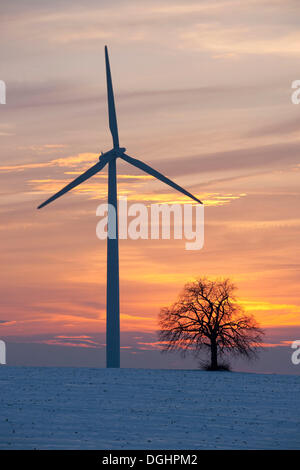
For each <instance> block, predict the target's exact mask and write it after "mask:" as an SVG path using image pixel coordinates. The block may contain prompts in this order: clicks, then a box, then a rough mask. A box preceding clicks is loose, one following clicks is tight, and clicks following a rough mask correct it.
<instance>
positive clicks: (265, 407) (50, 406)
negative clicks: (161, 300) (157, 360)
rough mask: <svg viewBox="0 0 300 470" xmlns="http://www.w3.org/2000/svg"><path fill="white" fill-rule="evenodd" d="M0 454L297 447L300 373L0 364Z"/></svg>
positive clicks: (298, 436)
mask: <svg viewBox="0 0 300 470" xmlns="http://www.w3.org/2000/svg"><path fill="white" fill-rule="evenodd" d="M0 390H1V398H0V410H1V411H0V448H1V449H35V448H36V449H106V450H108V449H147V450H148V449H299V448H300V426H299V421H300V419H299V418H300V411H299V396H300V394H299V392H300V377H299V376H293V375H267V374H247V373H228V372H200V371H197V370H155V369H149V370H147V369H120V370H116V369H90V368H51V367H49V368H47V367H44V368H39V367H8V366H2V367H1V368H0Z"/></svg>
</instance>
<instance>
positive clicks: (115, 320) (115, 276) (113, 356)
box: [38, 46, 202, 367]
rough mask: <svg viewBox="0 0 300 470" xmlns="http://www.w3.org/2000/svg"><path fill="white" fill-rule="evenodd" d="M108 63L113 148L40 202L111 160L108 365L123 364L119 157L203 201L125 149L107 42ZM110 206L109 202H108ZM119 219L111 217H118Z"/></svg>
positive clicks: (49, 200) (108, 250)
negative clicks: (118, 200) (120, 292)
mask: <svg viewBox="0 0 300 470" xmlns="http://www.w3.org/2000/svg"><path fill="white" fill-rule="evenodd" d="M105 65H106V82H107V101H108V117H109V128H110V132H111V135H112V140H113V148H112V149H111V150H109V151H108V152H106V153H104V154H101V155H100V157H99V162H98V163H96V164H95V165H94V166H92V167H91V168H89V169H88V170H87V171H85V172H84V173H82V175H80V176H79V177H78V178H75V179H74V180H73V181H71V183H69V184H67V186H65V187H64V188H63V189H61V190H60V191H58V192H57V193H56V194H54V195H53V196H51V197H50V198H49V199H47V200H46V201H45V202H43V203H42V204H41V205H39V206H38V209H41V208H42V207H44V206H46V205H47V204H49V203H50V202H52V201H54V200H55V199H57V198H59V197H60V196H62V195H63V194H65V193H67V192H68V191H70V190H71V189H73V188H75V187H76V186H78V185H79V184H81V183H83V182H84V181H86V180H87V179H88V178H90V177H91V176H93V175H95V174H96V173H98V172H99V171H101V170H102V169H103V168H104V167H105V165H106V164H108V204H111V205H112V206H113V207H114V209H115V210H114V211H112V212H110V211H109V210H108V236H107V286H106V367H120V303H119V236H118V211H117V174H116V160H117V158H122V160H125V161H126V162H128V163H130V164H131V165H133V166H135V167H137V168H139V169H140V170H142V171H144V172H145V173H148V174H149V175H151V176H154V177H155V178H157V179H158V180H160V181H162V182H163V183H166V184H168V185H169V186H171V187H172V188H174V189H176V190H177V191H180V192H181V193H183V194H185V195H186V196H188V197H190V198H192V199H193V200H194V201H196V202H199V203H200V204H202V202H201V201H200V200H199V199H197V198H196V197H195V196H193V195H192V194H191V193H189V192H188V191H186V190H185V189H184V188H182V187H181V186H179V185H178V184H176V183H174V182H173V181H171V180H170V179H169V178H167V177H166V176H164V175H162V174H161V173H159V172H158V171H156V170H154V169H153V168H151V167H150V166H149V165H147V164H146V163H144V162H142V161H140V160H137V159H136V158H132V157H130V156H129V155H127V154H126V153H125V151H126V149H125V148H124V147H120V146H119V134H118V125H117V117H116V108H115V100H114V93H113V86H112V79H111V72H110V65H109V58H108V51H107V46H105ZM108 207H109V206H108ZM115 217H116V220H112V218H115ZM114 225H115V227H116V230H115V234H114V236H112V237H110V236H109V233H110V227H111V226H114Z"/></svg>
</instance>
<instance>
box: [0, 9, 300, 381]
mask: <svg viewBox="0 0 300 470" xmlns="http://www.w3.org/2000/svg"><path fill="white" fill-rule="evenodd" d="M299 10H300V8H299V2H298V1H297V0H294V1H293V0H284V1H283V0H269V1H267V0H266V1H261V0H260V1H258V0H247V1H246V2H239V1H238V0H224V1H222V0H220V1H214V0H213V1H211V0H204V1H202V2H199V1H189V0H188V1H186V2H185V1H182V0H181V1H177V2H176V1H167V0H160V1H151V2H149V1H145V0H142V1H120V0H117V1H114V2H111V1H106V0H100V1H99V0H97V1H96V0H88V1H86V2H79V1H77V0H75V1H74V0H72V1H71V0H64V1H59V2H58V1H57V0H54V1H51V2H50V1H43V2H41V1H36V0H24V1H22V2H17V1H12V2H5V3H4V2H2V4H1V6H0V15H1V20H2V21H1V30H0V39H1V52H0V54H1V61H0V63H1V69H0V70H1V72H0V79H1V80H4V81H5V82H6V87H7V97H6V100H7V104H6V105H0V139H1V162H0V178H1V189H0V194H1V198H0V214H1V218H0V240H1V270H0V279H1V282H0V289H1V303H0V309H1V313H0V338H2V339H6V340H7V341H8V342H9V343H14V344H15V343H18V344H20V345H23V346H24V345H25V344H27V345H28V344H29V343H30V344H31V345H32V344H34V345H35V349H34V351H35V353H34V354H35V356H34V357H30V355H29V356H26V360H25V359H24V361H23V363H26V364H27V363H28V364H29V363H30V364H31V363H32V364H35V365H39V364H44V363H45V361H44V359H43V357H45V355H48V356H49V355H50V356H51V354H52V352H51V351H55V347H58V346H63V347H64V350H65V351H67V350H69V351H73V350H75V349H76V351H77V352H76V354H77V356H76V357H79V356H78V351H79V352H80V351H81V350H82V351H83V350H84V349H86V348H93V349H95V350H96V351H97V354H98V355H99V358H100V359H99V365H102V363H104V362H103V360H104V359H103V358H104V352H105V349H104V342H105V337H104V332H105V315H106V313H105V288H106V243H105V241H100V240H99V239H97V237H96V225H97V222H98V221H99V218H97V217H96V208H97V206H98V205H99V204H100V203H101V202H106V194H107V170H106V169H105V170H104V171H103V172H102V173H101V174H99V175H97V176H94V177H93V178H92V179H90V180H89V181H88V182H86V183H84V184H83V185H81V186H80V188H78V189H77V190H75V191H72V192H71V193H69V194H68V195H65V196H64V198H62V199H60V200H58V201H56V202H55V203H53V204H51V205H50V206H48V207H46V208H45V209H43V210H42V211H37V210H36V207H37V205H39V204H40V203H41V202H42V201H44V200H45V199H47V198H48V197H49V196H50V195H51V194H52V193H54V192H56V191H57V190H59V189H60V188H61V187H62V186H64V185H65V184H66V183H67V182H68V181H70V180H71V179H73V178H75V177H76V175H78V174H79V173H81V172H83V171H84V170H86V169H87V168H88V167H89V166H91V165H93V164H94V163H96V162H97V159H98V157H99V154H100V152H101V151H107V150H109V149H110V148H111V146H112V143H111V135H110V133H109V129H108V119H107V103H106V82H105V80H106V79H105V69H104V45H105V44H107V45H108V47H109V53H110V61H111V68H112V77H113V83H114V89H115V98H116V107H117V115H118V125H119V136H120V143H121V145H124V146H125V147H126V148H127V152H128V154H129V155H131V156H133V157H136V158H140V159H142V160H144V161H145V162H147V163H149V164H150V165H151V166H153V167H154V168H156V169H157V170H159V171H161V172H162V173H164V174H166V175H168V176H169V177H170V178H172V179H173V180H174V181H176V182H177V183H178V184H180V185H182V186H184V187H185V188H186V189H188V190H189V191H190V192H192V193H193V194H195V195H196V196H197V197H199V198H200V199H201V200H203V201H204V203H205V244H204V248H203V249H202V250H200V251H196V252H195V251H187V250H185V241H184V240H137V241H133V240H122V241H120V289H121V292H120V295H121V331H122V335H121V343H122V347H123V352H124V354H126V361H125V362H123V364H124V363H125V365H130V366H131V367H134V366H135V364H138V366H142V365H143V364H146V363H147V366H148V367H163V366H164V365H168V366H170V367H175V366H176V365H178V364H179V362H178V363H177V362H176V361H175V359H174V362H170V360H171V359H165V356H161V355H160V354H159V353H158V347H159V345H158V344H157V337H156V330H157V328H158V323H157V315H158V313H159V310H160V308H161V307H163V306H165V305H169V304H170V303H172V302H173V301H175V300H176V297H177V295H178V293H179V292H180V291H181V289H182V287H183V285H184V284H185V283H186V282H187V281H189V280H192V279H194V278H195V277H198V276H202V275H206V276H208V277H212V278H216V277H230V278H231V279H232V280H233V281H234V283H235V284H236V286H237V287H238V291H237V295H238V298H239V300H240V301H241V303H242V304H243V306H244V308H245V310H246V311H247V312H249V313H251V314H254V315H255V317H256V319H257V320H258V321H259V323H260V324H261V326H262V327H263V328H265V329H266V333H267V334H266V338H265V342H266V346H267V349H268V351H267V352H266V354H267V355H269V356H268V357H272V354H273V353H272V351H274V357H275V356H276V361H281V364H282V367H281V369H280V370H281V371H287V372H290V371H292V372H293V373H300V368H299V366H298V368H297V367H296V366H291V362H290V355H291V352H292V350H291V348H290V342H291V341H293V340H296V339H300V289H299V272H300V257H299V255H300V250H299V235H300V230H299V229H300V214H299V201H300V192H299V177H300V137H299V135H300V132H299V131H300V105H298V106H297V105H294V104H292V102H291V93H292V89H291V84H292V82H293V81H294V80H296V79H300V68H299V63H300V32H299V13H300V11H299ZM118 173H119V178H118V189H119V195H127V197H128V199H129V200H130V201H132V202H145V203H147V204H150V203H152V202H181V203H185V202H188V199H186V198H185V197H184V196H182V195H181V194H180V193H176V192H175V191H173V190H172V189H171V188H168V187H167V186H165V185H163V184H162V183H160V182H158V181H155V180H154V179H152V178H151V177H148V176H146V175H145V174H142V173H141V172H139V171H138V170H135V169H134V168H133V167H131V166H129V165H127V164H126V163H125V162H121V161H118ZM49 346H51V347H49ZM14 347H15V346H14ZM24 348H25V346H24ZM51 348H52V349H51ZM25 349H26V348H25ZM25 349H24V351H25ZM19 351H22V348H21V346H20V349H19ZM60 351H61V349H60ZM153 351H155V354H154V355H153V356H151V353H152V352H153ZM123 352H122V354H123ZM148 353H149V354H148ZM275 353H276V354H275ZM20 354H22V352H20ZM24 354H25V353H24ZM53 354H54V353H53ZM66 354H70V352H66ZM74 354H75V353H74ZM147 354H148V356H147ZM138 356H139V360H138V361H137V360H136V359H135V358H137V357H138ZM24 357H25V356H24ZM74 357H75V356H74ZM124 357H125V356H124ZM149 358H150V359H149ZM277 358H280V359H277ZM55 360H56V359H55ZM49 361H50V363H51V359H50V360H49ZM57 361H58V360H57ZM101 361H102V362H101ZM135 361H136V362H135ZM143 361H145V362H143ZM164 361H165V362H164ZM167 361H169V362H167ZM178 361H180V360H179V359H178ZM52 362H53V363H54V362H55V361H54V360H53V361H52ZM58 362H59V361H58ZM8 363H9V356H8ZM15 363H18V364H21V363H22V358H20V357H19V358H17V357H16V360H15ZM69 363H72V364H73V365H76V360H75V359H74V360H73V362H72V360H71V359H70V361H69V362H68V364H69ZM51 364H52V363H51ZM60 364H62V365H65V363H64V361H63V358H62V359H61V362H60ZM180 364H184V362H180ZM187 364H188V363H187ZM191 364H192V363H191ZM259 367H261V370H265V371H267V372H268V371H271V369H270V366H269V365H266V364H263V363H262V365H261V366H259ZM292 367H294V368H293V369H292ZM241 368H242V369H243V366H241ZM244 369H245V368H244ZM253 370H255V365H253Z"/></svg>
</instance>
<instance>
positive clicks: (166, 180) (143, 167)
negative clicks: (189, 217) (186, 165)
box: [120, 153, 203, 204]
mask: <svg viewBox="0 0 300 470" xmlns="http://www.w3.org/2000/svg"><path fill="white" fill-rule="evenodd" d="M120 157H121V158H123V160H125V161H126V162H128V163H131V165H133V166H136V167H137V168H139V169H140V170H143V171H145V172H146V173H148V174H149V175H151V176H154V177H155V178H157V179H158V180H160V181H162V182H163V183H166V184H168V185H169V186H171V187H172V188H174V189H177V191H180V192H181V193H183V194H185V195H186V196H188V197H190V198H191V199H194V201H196V202H199V203H200V204H203V203H202V202H201V201H200V200H199V199H198V198H196V197H195V196H193V195H192V194H191V193H189V192H188V191H186V190H185V189H184V188H182V187H181V186H179V185H178V184H176V183H174V181H172V180H170V179H169V178H167V177H166V176H164V175H162V174H161V173H159V171H157V170H154V169H153V168H151V166H149V165H147V164H146V163H144V162H141V161H140V160H137V159H136V158H132V157H129V155H126V154H125V153H123V155H120Z"/></svg>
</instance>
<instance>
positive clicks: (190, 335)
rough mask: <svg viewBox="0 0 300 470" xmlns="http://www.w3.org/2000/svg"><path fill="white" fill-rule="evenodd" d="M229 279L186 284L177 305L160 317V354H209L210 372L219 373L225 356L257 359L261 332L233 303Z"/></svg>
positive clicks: (233, 297)
mask: <svg viewBox="0 0 300 470" xmlns="http://www.w3.org/2000/svg"><path fill="white" fill-rule="evenodd" d="M235 290H236V288H235V286H234V284H233V283H232V282H231V281H230V280H229V279H220V280H216V281H214V280H209V279H207V278H205V277H204V278H200V279H198V280H197V281H195V282H192V283H189V284H186V285H185V287H184V290H183V292H182V294H181V295H180V297H179V298H178V300H177V302H175V303H174V304H173V305H172V306H171V307H165V308H163V309H162V310H161V312H160V315H159V324H160V331H159V339H160V341H161V342H162V344H163V351H175V350H179V351H181V352H182V353H183V355H184V354H185V353H187V352H189V351H191V352H193V353H194V354H195V355H196V356H197V355H198V354H199V352H200V350H202V349H204V348H205V349H207V350H208V351H209V350H210V357H211V360H210V366H209V367H208V369H210V370H218V369H219V368H220V366H219V364H218V358H219V357H220V356H222V355H223V354H224V353H226V352H227V353H231V354H237V355H242V356H244V357H246V358H248V359H251V358H253V357H255V356H256V353H257V348H258V347H259V346H260V345H261V341H262V337H263V334H264V333H263V331H262V330H261V329H260V328H259V327H258V325H257V323H256V321H255V319H254V318H253V317H252V316H249V315H246V314H245V312H244V310H243V308H242V307H241V306H240V305H239V304H238V303H237V302H236V299H235V296H234V291H235Z"/></svg>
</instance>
